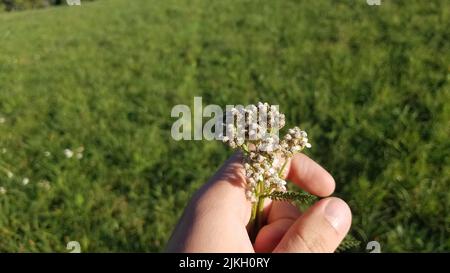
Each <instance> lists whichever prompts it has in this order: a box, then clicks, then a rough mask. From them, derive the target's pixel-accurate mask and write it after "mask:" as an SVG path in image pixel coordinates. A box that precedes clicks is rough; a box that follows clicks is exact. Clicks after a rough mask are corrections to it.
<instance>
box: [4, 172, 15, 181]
mask: <svg viewBox="0 0 450 273" xmlns="http://www.w3.org/2000/svg"><path fill="white" fill-rule="evenodd" d="M6 176H7V177H8V178H9V179H11V178H13V177H14V174H13V173H12V172H11V171H6Z"/></svg>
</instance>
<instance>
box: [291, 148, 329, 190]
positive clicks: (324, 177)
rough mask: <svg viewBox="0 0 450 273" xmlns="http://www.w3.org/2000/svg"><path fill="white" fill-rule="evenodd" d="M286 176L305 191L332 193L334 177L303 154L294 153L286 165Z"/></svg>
mask: <svg viewBox="0 0 450 273" xmlns="http://www.w3.org/2000/svg"><path fill="white" fill-rule="evenodd" d="M287 170H288V172H287V178H288V179H289V180H291V181H292V182H294V183H295V184H297V185H298V186H299V187H300V188H302V189H304V190H305V191H307V192H309V193H311V194H314V195H317V196H320V197H325V196H328V195H330V194H332V193H333V191H334V188H335V182H334V178H333V177H332V176H331V174H329V173H328V172H327V171H326V170H325V169H324V168H322V166H320V165H319V164H317V163H316V162H315V161H314V160H312V159H311V158H309V157H308V156H306V155H304V154H295V155H294V156H293V157H292V159H291V160H290V162H289V163H288V165H287Z"/></svg>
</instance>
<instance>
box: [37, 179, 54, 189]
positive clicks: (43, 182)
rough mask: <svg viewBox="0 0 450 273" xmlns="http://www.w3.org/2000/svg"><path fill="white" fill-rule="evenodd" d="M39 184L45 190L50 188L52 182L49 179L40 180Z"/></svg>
mask: <svg viewBox="0 0 450 273" xmlns="http://www.w3.org/2000/svg"><path fill="white" fill-rule="evenodd" d="M38 186H39V187H41V188H43V189H45V190H50V188H51V186H50V182H48V181H47V180H41V181H39V182H38Z"/></svg>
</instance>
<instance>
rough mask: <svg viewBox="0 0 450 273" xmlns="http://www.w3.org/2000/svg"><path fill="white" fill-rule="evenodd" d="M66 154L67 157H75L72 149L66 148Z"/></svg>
mask: <svg viewBox="0 0 450 273" xmlns="http://www.w3.org/2000/svg"><path fill="white" fill-rule="evenodd" d="M64 155H65V156H66V157H67V158H72V157H73V151H72V150H70V149H65V150H64Z"/></svg>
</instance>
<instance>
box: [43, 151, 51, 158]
mask: <svg viewBox="0 0 450 273" xmlns="http://www.w3.org/2000/svg"><path fill="white" fill-rule="evenodd" d="M44 155H45V157H50V156H51V155H52V154H51V153H50V152H49V151H45V152H44Z"/></svg>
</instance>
